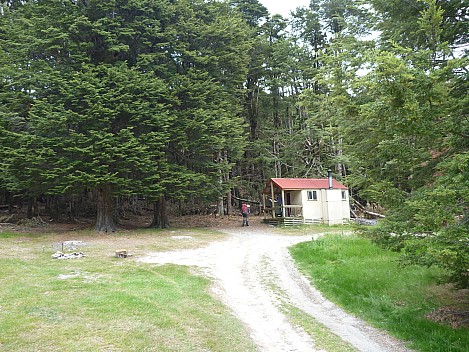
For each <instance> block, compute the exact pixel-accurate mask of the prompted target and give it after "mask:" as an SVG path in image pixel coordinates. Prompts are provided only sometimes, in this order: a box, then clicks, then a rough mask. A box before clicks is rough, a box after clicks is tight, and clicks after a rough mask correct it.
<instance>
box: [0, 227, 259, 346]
mask: <svg viewBox="0 0 469 352" xmlns="http://www.w3.org/2000/svg"><path fill="white" fill-rule="evenodd" d="M175 235H176V236H177V235H181V236H191V239H186V240H181V239H174V238H172V236H175ZM210 236H219V238H222V237H223V236H222V235H221V234H215V233H211V234H206V233H201V232H200V233H199V232H187V231H184V232H178V231H177V230H176V231H175V232H171V231H157V232H148V233H146V232H143V233H135V234H134V233H128V234H127V235H126V234H122V233H120V234H116V235H106V236H103V235H101V236H96V235H94V236H91V235H88V234H87V233H80V232H77V233H73V234H50V235H31V236H30V235H18V234H11V233H10V234H5V233H2V234H0V237H1V239H0V250H1V251H2V253H4V254H5V255H2V256H1V257H0V351H12V352H15V351H207V350H210V351H253V350H255V348H254V346H253V344H252V342H251V340H250V339H249V337H248V333H247V332H246V331H245V328H244V327H243V326H242V324H241V323H240V322H239V321H238V320H237V319H236V318H235V317H233V316H232V315H231V314H230V312H229V311H228V309H227V308H226V307H225V306H223V305H222V304H221V303H220V302H219V301H218V300H216V299H214V297H212V296H211V295H210V293H209V286H210V282H209V281H208V280H207V279H205V278H202V277H198V276H194V275H192V274H191V273H190V272H189V269H188V268H184V267H180V266H174V265H166V266H154V265H150V264H144V263H139V262H137V261H136V260H134V258H133V257H131V258H127V259H118V258H115V257H114V256H113V254H114V251H115V250H116V249H119V248H122V247H123V246H125V247H127V248H128V250H129V252H133V253H134V255H135V256H138V255H140V254H142V253H143V246H144V245H146V244H148V245H152V244H153V246H154V248H160V246H161V248H162V247H165V246H168V247H169V248H170V249H171V248H172V249H180V248H181V247H182V248H192V247H197V246H200V245H203V244H205V243H207V242H208V241H209V237H210ZM216 238H217V237H216ZM66 240H80V241H82V243H81V244H80V246H79V248H78V249H77V250H80V251H83V252H84V253H85V255H86V257H84V258H81V259H71V260H54V259H51V257H50V256H51V254H52V253H53V252H54V251H55V250H57V249H60V244H61V243H63V241H66ZM173 242H174V243H173Z"/></svg>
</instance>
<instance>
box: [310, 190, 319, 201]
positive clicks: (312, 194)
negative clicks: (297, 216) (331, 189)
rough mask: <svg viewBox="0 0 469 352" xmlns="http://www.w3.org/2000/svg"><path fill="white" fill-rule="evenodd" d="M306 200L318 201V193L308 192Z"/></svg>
mask: <svg viewBox="0 0 469 352" xmlns="http://www.w3.org/2000/svg"><path fill="white" fill-rule="evenodd" d="M308 200H318V193H317V192H316V191H308Z"/></svg>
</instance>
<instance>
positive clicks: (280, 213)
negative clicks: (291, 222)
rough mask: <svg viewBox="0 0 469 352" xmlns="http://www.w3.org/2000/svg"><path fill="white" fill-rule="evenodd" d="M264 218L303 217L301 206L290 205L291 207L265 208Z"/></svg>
mask: <svg viewBox="0 0 469 352" xmlns="http://www.w3.org/2000/svg"><path fill="white" fill-rule="evenodd" d="M272 214H274V215H272ZM264 216H265V217H285V218H301V217H303V206H302V205H293V204H291V205H276V206H274V207H265V210H264Z"/></svg>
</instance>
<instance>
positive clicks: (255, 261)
mask: <svg viewBox="0 0 469 352" xmlns="http://www.w3.org/2000/svg"><path fill="white" fill-rule="evenodd" d="M222 231H224V232H225V233H227V234H228V235H229V237H228V239H227V240H224V241H220V242H215V243H212V244H210V245H209V246H207V247H204V248H199V249H192V250H184V251H173V252H158V253H152V254H149V255H148V256H146V257H144V258H141V259H140V260H141V261H144V262H147V263H155V264H167V263H173V264H179V265H187V266H191V267H195V268H198V269H197V270H199V271H201V272H202V273H203V274H204V275H207V276H208V277H210V278H211V279H212V280H213V282H214V285H213V292H214V293H215V294H216V295H217V296H218V297H220V299H221V300H222V301H223V302H224V303H225V304H226V305H227V306H228V307H230V308H231V310H232V311H233V312H234V314H235V315H236V316H237V317H238V318H239V319H240V320H241V321H243V322H244V323H245V324H246V326H247V328H248V329H249V331H250V333H251V337H252V339H253V340H254V342H255V343H256V344H257V346H258V348H259V351H269V352H270V351H272V352H283V351H299V352H300V351H301V352H309V351H319V349H318V348H317V347H315V343H314V340H313V337H311V336H309V335H308V334H307V333H306V332H305V331H303V330H302V329H301V328H299V327H297V326H294V325H292V324H291V323H290V322H289V321H288V319H287V318H286V316H285V315H284V313H283V312H282V309H281V305H282V304H284V303H288V304H291V305H293V306H295V307H297V308H298V309H300V310H302V311H303V312H305V313H306V314H309V315H310V316H312V317H313V318H314V319H316V320H317V321H318V322H320V323H322V324H323V325H324V326H326V327H327V328H328V329H330V330H331V331H332V332H333V333H334V334H336V335H337V336H339V337H340V338H341V339H342V340H343V341H346V342H348V343H349V344H351V345H352V346H354V347H355V348H356V349H357V350H358V351H369V352H379V351H408V350H407V349H405V348H404V347H403V344H402V343H401V342H399V341H396V340H395V339H393V338H391V337H389V336H388V335H386V334H385V333H383V332H381V331H378V330H376V329H374V328H372V327H370V326H369V325H367V324H365V323H364V322H362V321H360V320H358V319H356V318H354V317H352V316H350V315H348V314H346V313H345V312H344V311H343V310H341V309H340V308H338V307H337V306H335V305H334V304H333V303H331V302H330V301H328V300H326V299H325V298H324V297H323V296H322V295H321V294H320V293H319V292H318V291H317V290H316V289H314V287H311V285H310V284H309V282H308V280H307V279H306V278H304V277H303V276H302V275H301V274H300V273H299V272H298V270H297V269H296V268H295V266H294V265H293V262H292V259H291V257H290V255H289V253H288V249H287V248H288V247H290V246H292V245H294V244H296V243H299V242H303V241H310V240H311V236H285V235H278V234H275V233H274V231H269V227H267V226H252V227H236V228H234V227H232V228H227V229H223V230H222Z"/></svg>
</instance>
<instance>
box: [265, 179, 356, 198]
mask: <svg viewBox="0 0 469 352" xmlns="http://www.w3.org/2000/svg"><path fill="white" fill-rule="evenodd" d="M271 183H273V184H274V186H276V187H278V188H280V189H283V190H299V189H327V188H329V180H328V179H327V178H271V179H270V180H269V182H267V185H266V186H265V188H264V191H263V193H266V194H270V184H271ZM332 188H335V189H348V188H347V187H346V186H344V185H343V184H342V183H340V182H338V181H336V180H334V179H332Z"/></svg>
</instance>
